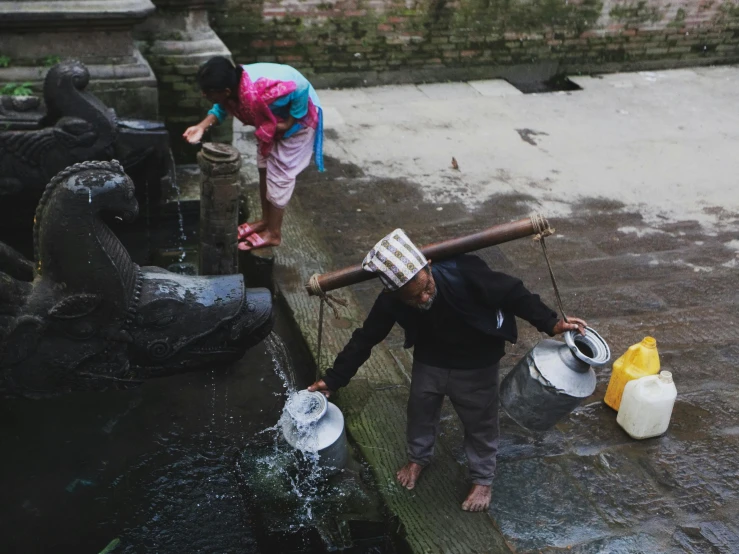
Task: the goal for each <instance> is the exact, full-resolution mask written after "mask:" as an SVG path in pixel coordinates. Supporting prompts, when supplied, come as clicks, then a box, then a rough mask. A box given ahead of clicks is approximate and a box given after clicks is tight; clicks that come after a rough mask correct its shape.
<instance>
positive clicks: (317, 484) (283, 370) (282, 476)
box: [251, 331, 327, 531]
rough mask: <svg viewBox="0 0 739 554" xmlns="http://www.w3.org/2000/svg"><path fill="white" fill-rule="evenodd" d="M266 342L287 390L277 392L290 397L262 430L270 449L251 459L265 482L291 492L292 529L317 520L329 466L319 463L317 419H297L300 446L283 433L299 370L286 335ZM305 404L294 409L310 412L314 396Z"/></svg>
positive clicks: (274, 335) (268, 338) (270, 336)
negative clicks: (275, 421)
mask: <svg viewBox="0 0 739 554" xmlns="http://www.w3.org/2000/svg"><path fill="white" fill-rule="evenodd" d="M264 345H265V347H266V349H267V352H268V353H269V355H270V357H271V358H272V364H273V366H272V369H273V370H274V372H275V374H276V375H277V376H278V377H279V378H280V380H281V381H282V384H283V387H284V390H283V391H282V392H281V393H277V394H279V395H281V396H284V397H285V399H286V402H285V407H284V408H283V411H282V414H281V415H280V418H279V420H278V421H277V423H276V424H275V425H273V426H272V427H268V428H266V429H264V430H262V431H261V432H260V433H259V434H260V435H268V436H269V437H270V439H271V440H270V442H271V445H270V446H269V448H268V453H267V454H265V455H261V456H259V457H256V458H255V459H253V460H251V464H253V467H252V471H254V472H256V473H257V474H258V475H260V477H261V479H262V480H263V482H273V483H280V482H281V483H283V487H282V488H283V492H284V493H285V494H286V495H287V497H286V498H285V502H286V504H292V505H293V509H292V510H291V512H292V514H293V516H294V518H293V521H291V523H290V525H289V529H290V530H291V531H297V530H299V529H300V528H302V527H309V526H311V525H313V524H315V521H313V518H314V512H315V509H314V507H315V504H316V502H317V501H318V500H319V493H320V491H321V488H322V485H323V483H324V482H325V479H326V475H327V470H326V469H325V468H323V467H321V465H320V464H319V456H318V452H317V450H318V448H317V439H316V433H315V432H314V430H315V423H314V422H312V421H311V422H300V421H296V422H295V423H294V424H295V428H296V430H297V433H298V436H299V443H300V448H301V449H300V450H298V449H294V448H292V447H291V446H290V445H289V444H288V443H287V442H286V441H285V438H284V436H283V433H282V429H283V426H284V425H285V424H286V423H287V420H286V419H285V418H290V417H291V416H290V414H289V413H288V410H287V406H288V405H289V404H290V399H292V398H296V397H298V395H296V392H297V389H296V379H295V371H294V369H293V365H292V359H291V357H290V352H289V351H288V349H287V346H286V345H285V343H284V341H283V340H282V338H281V337H280V336H279V335H278V334H276V333H275V332H274V331H273V332H272V333H270V334H269V335H268V336H267V338H266V339H264ZM297 402H298V403H300V402H304V403H305V405H302V404H299V405H296V404H295V403H293V406H294V409H293V411H295V409H297V410H303V411H304V412H306V413H307V411H308V410H309V408H311V407H314V406H312V405H311V404H310V403H311V400H310V398H308V399H305V400H301V399H298V400H297Z"/></svg>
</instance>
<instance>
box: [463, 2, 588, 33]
mask: <svg viewBox="0 0 739 554" xmlns="http://www.w3.org/2000/svg"><path fill="white" fill-rule="evenodd" d="M601 7H602V4H601V2H600V1H599V0H584V1H583V2H582V3H580V4H574V3H569V2H568V1H567V0H533V1H532V2H519V1H514V0H468V2H465V3H464V4H463V5H462V6H460V7H459V8H458V9H457V10H456V11H455V13H454V14H453V15H451V18H452V21H453V26H454V27H455V28H456V29H457V30H463V29H469V30H472V31H486V32H487V33H492V32H501V33H502V32H506V31H508V32H537V31H538V32H541V31H542V30H543V29H549V28H552V29H556V30H558V31H572V32H576V33H581V32H583V31H585V30H587V29H589V28H590V27H592V25H594V24H595V22H596V21H597V19H598V17H599V15H600V11H601Z"/></svg>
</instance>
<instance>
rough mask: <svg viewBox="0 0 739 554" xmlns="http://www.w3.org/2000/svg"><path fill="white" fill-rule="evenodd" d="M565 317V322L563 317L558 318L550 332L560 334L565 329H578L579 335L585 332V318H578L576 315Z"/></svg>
mask: <svg viewBox="0 0 739 554" xmlns="http://www.w3.org/2000/svg"><path fill="white" fill-rule="evenodd" d="M567 319H568V321H567V322H565V321H564V320H563V319H560V320H559V321H558V322H557V323H556V324H555V326H554V329H552V333H554V334H555V335H560V334H562V333H564V332H565V331H578V332H579V333H580V334H581V335H584V334H585V327H587V326H588V324H587V322H586V321H585V320H583V319H578V318H576V317H568V318H567Z"/></svg>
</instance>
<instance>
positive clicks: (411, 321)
mask: <svg viewBox="0 0 739 554" xmlns="http://www.w3.org/2000/svg"><path fill="white" fill-rule="evenodd" d="M431 271H432V273H433V276H434V281H435V283H436V288H437V293H438V294H440V295H442V296H443V297H444V299H445V300H446V301H447V302H448V304H449V305H450V306H452V308H453V309H454V311H455V312H456V314H457V315H458V316H459V318H460V319H461V320H463V321H465V322H466V323H467V324H469V325H470V326H471V327H473V328H475V329H477V330H478V331H480V332H482V333H483V334H484V335H487V336H489V337H490V338H491V340H502V341H507V342H510V343H514V344H515V342H516V340H517V339H518V331H517V328H516V318H515V317H514V316H518V317H520V318H522V319H525V320H526V321H528V322H529V323H531V324H532V325H533V326H534V327H536V328H537V329H538V330H539V331H541V332H543V333H547V334H549V335H550V336H551V335H552V331H553V329H554V325H555V324H556V323H557V319H558V318H557V314H556V313H555V312H554V311H553V310H552V309H551V308H549V307H548V306H547V305H546V304H544V303H543V302H542V301H541V299H540V298H539V295H537V294H532V293H531V292H529V291H528V290H527V289H526V287H524V286H523V283H522V282H521V280H520V279H517V278H515V277H511V276H510V275H506V274H505V273H500V272H497V271H493V270H491V269H490V268H489V267H488V266H487V264H485V262H483V261H482V260H481V259H480V258H478V257H477V256H474V255H469V254H465V255H462V256H458V257H455V258H451V259H449V260H445V261H442V262H437V263H434V264H432V266H431ZM422 316H423V312H421V311H420V310H418V309H417V308H413V307H411V306H408V305H407V304H404V303H403V302H401V301H400V300H399V299H398V298H397V297H396V296H395V295H393V294H389V293H387V292H382V293H380V295H379V296H378V297H377V300H376V301H375V304H374V306H372V309H371V310H370V313H369V315H368V316H367V319H366V320H365V321H364V324H363V325H362V327H361V328H359V329H357V330H356V331H354V333H353V334H352V338H351V340H350V341H349V343H348V344H347V345H346V347H344V350H342V351H341V353H340V354H339V355H338V356H337V357H336V361H335V362H334V366H333V368H330V369H329V370H328V371H327V372H326V376H325V377H324V381H325V382H326V385H327V386H328V388H329V389H330V390H336V389H338V388H340V387H343V386H345V385H346V384H347V383H348V382H349V380H350V379H351V378H352V377H353V376H354V375H355V374H356V372H357V370H358V369H359V367H360V366H361V365H362V364H363V363H364V362H366V361H367V359H368V358H369V356H370V354H371V352H372V348H373V347H374V346H375V345H376V344H378V343H379V342H381V341H382V340H383V339H384V338H385V337H387V335H388V333H389V332H390V330H391V329H392V327H393V325H394V324H395V323H398V325H400V326H401V327H402V328H403V330H404V331H405V345H404V346H405V348H410V347H412V346H413V345H414V344H415V342H416V338H417V336H418V327H419V324H418V318H419V317H422ZM501 356H502V354H501Z"/></svg>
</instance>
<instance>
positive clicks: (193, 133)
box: [182, 125, 205, 144]
mask: <svg viewBox="0 0 739 554" xmlns="http://www.w3.org/2000/svg"><path fill="white" fill-rule="evenodd" d="M204 132H205V130H204V129H203V128H202V127H201V126H200V125H193V126H192V127H188V128H187V129H185V132H184V133H182V136H183V137H184V138H185V140H186V141H187V142H189V143H190V144H197V143H199V142H200V139H202V138H203V133H204Z"/></svg>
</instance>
